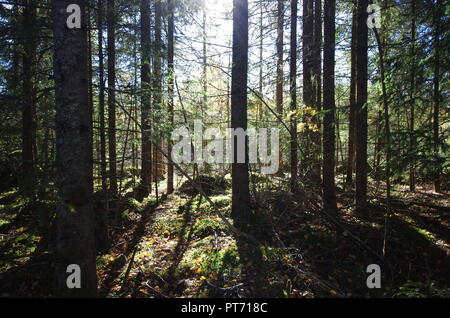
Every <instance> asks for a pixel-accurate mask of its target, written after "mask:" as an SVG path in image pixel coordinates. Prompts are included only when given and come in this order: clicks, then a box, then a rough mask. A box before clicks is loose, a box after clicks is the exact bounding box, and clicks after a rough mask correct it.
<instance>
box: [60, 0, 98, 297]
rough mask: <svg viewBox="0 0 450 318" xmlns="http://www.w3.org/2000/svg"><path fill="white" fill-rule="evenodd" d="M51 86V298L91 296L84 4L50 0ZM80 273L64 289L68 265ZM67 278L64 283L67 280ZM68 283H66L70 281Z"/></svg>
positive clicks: (89, 146) (89, 145)
mask: <svg viewBox="0 0 450 318" xmlns="http://www.w3.org/2000/svg"><path fill="white" fill-rule="evenodd" d="M52 4H53V14H54V16H53V19H54V26H53V31H54V41H55V56H54V74H55V87H56V152H57V156H56V162H57V168H58V189H59V201H58V202H59V204H58V207H57V240H56V242H57V244H56V253H57V257H56V260H57V263H56V278H57V286H56V287H57V291H56V292H57V296H61V297H92V296H95V294H96V289H97V278H96V268H95V243H94V213H93V207H92V191H93V182H92V161H93V156H92V118H90V116H89V115H90V114H91V113H92V110H91V109H89V103H88V83H89V81H88V70H87V64H88V58H87V32H86V15H85V11H84V10H85V7H84V1H81V0H53V1H52ZM69 4H78V5H79V6H80V7H81V12H82V25H83V27H82V28H81V29H71V30H70V29H68V28H67V27H66V19H67V16H68V13H66V8H67V6H68V5H69ZM72 264H75V265H78V266H79V267H80V269H81V273H80V275H81V276H80V278H81V286H80V287H81V288H79V289H77V288H74V289H69V288H68V286H67V278H68V276H69V275H70V273H67V272H66V271H67V268H68V266H69V265H72ZM69 280H70V279H69ZM70 281H71V280H70Z"/></svg>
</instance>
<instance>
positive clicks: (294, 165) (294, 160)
mask: <svg viewBox="0 0 450 318" xmlns="http://www.w3.org/2000/svg"><path fill="white" fill-rule="evenodd" d="M297 6H298V3H297V0H292V1H291V49H290V54H291V61H290V75H289V81H290V90H291V112H295V111H296V110H297V10H298V9H297ZM290 124H291V127H290V130H291V192H293V193H296V192H297V191H298V180H297V177H298V170H297V169H298V153H297V142H298V141H297V120H296V119H295V114H294V113H293V114H292V115H291V119H290Z"/></svg>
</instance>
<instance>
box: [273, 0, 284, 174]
mask: <svg viewBox="0 0 450 318" xmlns="http://www.w3.org/2000/svg"><path fill="white" fill-rule="evenodd" d="M283 40H284V1H283V0H278V11H277V44H276V46H277V47H276V49H277V78H276V94H275V95H276V96H275V99H276V107H277V112H278V115H279V116H280V117H281V118H283V83H284V80H283V64H284V57H283V53H284V48H283ZM282 155H283V152H282V150H281V149H280V154H279V160H280V172H282V171H283V165H282V163H283V156H282Z"/></svg>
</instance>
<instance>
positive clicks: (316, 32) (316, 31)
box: [311, 0, 322, 184]
mask: <svg viewBox="0 0 450 318" xmlns="http://www.w3.org/2000/svg"><path fill="white" fill-rule="evenodd" d="M312 51H313V53H312V58H313V66H312V72H313V74H312V80H313V95H314V96H313V99H314V101H313V104H314V109H315V110H316V111H317V112H320V111H321V110H322V74H321V72H322V71H321V64H322V0H314V27H313V44H312ZM311 120H312V122H313V123H314V124H315V126H316V127H317V130H316V131H311V141H312V143H311V144H312V149H313V153H314V155H313V157H312V164H313V166H312V171H311V172H312V174H311V181H313V183H314V184H320V182H321V181H320V179H321V171H320V170H321V160H320V150H321V136H320V135H321V133H320V129H321V127H320V126H321V123H320V117H319V115H315V116H312V118H311Z"/></svg>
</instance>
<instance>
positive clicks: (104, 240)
mask: <svg viewBox="0 0 450 318" xmlns="http://www.w3.org/2000/svg"><path fill="white" fill-rule="evenodd" d="M97 4H98V11H97V27H98V58H99V81H100V85H99V89H100V91H99V121H100V131H99V133H100V177H101V184H102V191H103V195H104V196H103V199H104V200H106V201H107V198H108V196H107V193H106V192H107V173H106V136H105V79H104V63H103V1H102V0H98V3H97ZM89 37H90V32H89ZM89 60H90V64H91V66H92V58H91V57H89ZM89 81H90V83H91V84H92V71H91V74H90V80H89ZM92 96H93V92H92V85H91V93H90V102H91V105H92V106H91V107H92V109H93V97H92ZM108 206H109V204H108V202H105V203H102V204H101V208H100V209H98V211H97V213H98V222H97V227H96V229H95V239H96V246H97V250H99V251H102V252H105V251H107V250H108V248H109V237H108V228H109V220H108Z"/></svg>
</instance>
